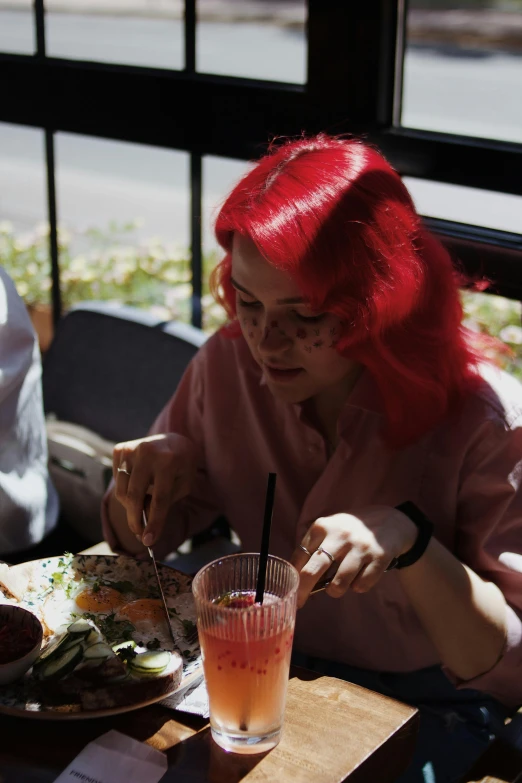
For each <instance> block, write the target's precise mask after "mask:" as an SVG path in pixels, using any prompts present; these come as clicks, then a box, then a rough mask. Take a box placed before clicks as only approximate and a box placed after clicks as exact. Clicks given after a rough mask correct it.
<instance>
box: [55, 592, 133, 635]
mask: <svg viewBox="0 0 522 783" xmlns="http://www.w3.org/2000/svg"><path fill="white" fill-rule="evenodd" d="M125 601H126V598H125V596H124V595H122V593H120V592H119V591H118V590H115V589H114V588H113V587H107V586H105V585H101V586H97V585H96V586H95V585H91V586H90V587H84V588H83V589H80V590H79V591H78V592H77V594H76V595H74V596H70V597H67V595H66V593H65V591H64V590H54V591H53V592H52V593H51V595H50V596H49V597H48V598H47V599H46V601H45V602H44V604H43V606H42V610H41V613H42V620H43V622H44V624H45V627H46V628H47V629H48V630H49V632H50V633H57V632H61V631H63V630H65V629H66V628H67V626H68V625H70V624H71V623H72V622H73V621H74V620H75V619H77V618H78V617H79V616H81V615H82V614H85V613H86V612H87V613H89V614H104V615H105V614H109V613H111V612H114V611H115V610H116V609H118V607H119V606H121V605H122V604H124V603H125Z"/></svg>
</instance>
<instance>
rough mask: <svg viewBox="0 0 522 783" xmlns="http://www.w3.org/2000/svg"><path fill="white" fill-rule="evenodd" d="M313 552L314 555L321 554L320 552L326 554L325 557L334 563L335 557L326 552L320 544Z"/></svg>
mask: <svg viewBox="0 0 522 783" xmlns="http://www.w3.org/2000/svg"><path fill="white" fill-rule="evenodd" d="M315 554H316V555H321V554H323V555H326V557H328V558H329V560H330V562H331V563H335V557H334V556H333V555H332V554H330V552H328V551H327V550H326V549H323V547H322V546H320V547H319V549H316V550H315Z"/></svg>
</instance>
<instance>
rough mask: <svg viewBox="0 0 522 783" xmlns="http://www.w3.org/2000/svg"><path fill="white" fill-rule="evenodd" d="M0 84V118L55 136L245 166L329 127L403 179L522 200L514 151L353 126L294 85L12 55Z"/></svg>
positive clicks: (521, 163) (518, 155)
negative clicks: (279, 139)
mask: <svg viewBox="0 0 522 783" xmlns="http://www.w3.org/2000/svg"><path fill="white" fill-rule="evenodd" d="M0 83H1V84H2V90H3V93H2V102H1V104H0V121H1V120H4V121H6V122H13V123H20V124H26V125H34V126H36V127H46V125H47V124H48V119H49V117H51V118H52V123H53V127H54V128H55V129H56V130H60V131H66V132H71V133H81V134H85V135H92V136H100V137H103V138H110V139H117V140H121V141H131V142H136V143H141V144H152V145H155V146H160V147H166V148H169V149H181V150H187V151H189V152H197V153H199V154H209V155H222V156H226V157H235V158H242V159H245V160H249V159H251V158H252V157H256V156H258V155H260V154H261V153H262V152H263V151H264V149H266V145H267V143H268V141H269V140H270V138H272V137H273V136H274V135H284V136H294V135H300V134H301V132H302V131H306V132H307V133H314V132H318V131H321V130H328V129H329V128H328V127H327V125H328V122H329V123H330V130H335V132H339V133H343V132H351V133H354V134H362V135H364V136H366V137H367V138H368V139H369V140H370V141H373V142H375V143H376V144H377V145H378V146H379V147H380V148H381V149H382V150H383V151H384V153H385V154H386V155H387V157H388V158H389V160H390V161H391V162H392V163H393V164H394V165H395V166H396V168H397V169H398V170H399V171H400V172H401V173H402V174H408V175H411V176H416V177H421V178H425V179H433V180H436V181H438V182H451V183H454V184H458V185H469V186H472V187H477V188H483V189H486V190H493V191H499V192H503V193H513V194H518V195H522V145H520V144H519V145H517V144H509V143H506V142H495V141H486V140H483V139H473V138H466V137H461V136H451V135H450V134H442V133H429V132H427V131H415V130H411V129H407V128H392V129H389V128H382V129H381V128H377V127H376V126H374V127H372V126H370V125H365V124H361V125H358V124H356V123H355V122H349V121H348V120H347V119H346V115H345V112H344V109H342V108H341V109H340V108H339V105H338V106H337V108H335V107H334V106H332V107H330V109H329V110H328V111H326V110H325V111H324V112H323V111H322V109H321V105H320V104H317V103H315V102H314V101H313V100H311V98H310V96H309V95H307V94H306V91H305V90H303V89H302V88H298V87H296V86H291V85H281V84H277V85H276V84H269V83H264V82H254V81H248V80H241V79H232V78H227V77H217V76H215V77H209V76H207V75H203V74H194V75H189V74H185V73H183V72H173V71H160V70H156V71H153V70H149V69H137V68H125V67H123V66H119V67H109V66H102V65H100V64H97V65H92V64H91V65H89V66H86V65H85V64H82V63H71V62H66V61H62V60H58V59H53V58H46V59H45V61H44V62H43V63H41V64H38V63H37V62H35V60H34V58H31V57H22V56H18V57H17V56H14V55H12V56H9V57H8V56H7V55H4V57H3V58H0ZM362 92H364V90H362ZM63 96H67V100H64V99H63ZM137 104H138V105H140V107H141V109H142V110H141V111H140V112H136V110H135V106H136V105H137ZM93 105H95V106H96V111H93ZM188 107H190V110H189V108H188ZM151 116H154V117H155V118H156V121H155V122H150V117H151Z"/></svg>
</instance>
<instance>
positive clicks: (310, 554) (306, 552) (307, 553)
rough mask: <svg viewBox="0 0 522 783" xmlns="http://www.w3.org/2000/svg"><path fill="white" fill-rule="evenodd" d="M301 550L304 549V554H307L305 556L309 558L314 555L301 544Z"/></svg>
mask: <svg viewBox="0 0 522 783" xmlns="http://www.w3.org/2000/svg"><path fill="white" fill-rule="evenodd" d="M299 549H302V550H303V552H304V553H305V555H308V557H312V555H313V552H310V550H309V549H307V548H306V547H305V546H303V545H302V544H299Z"/></svg>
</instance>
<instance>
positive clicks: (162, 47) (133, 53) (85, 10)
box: [46, 0, 185, 69]
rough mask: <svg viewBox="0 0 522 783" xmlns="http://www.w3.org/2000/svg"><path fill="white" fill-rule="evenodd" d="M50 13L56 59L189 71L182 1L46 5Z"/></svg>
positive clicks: (62, 0)
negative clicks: (186, 68) (185, 63)
mask: <svg viewBox="0 0 522 783" xmlns="http://www.w3.org/2000/svg"><path fill="white" fill-rule="evenodd" d="M46 10H47V13H46V45H47V54H48V55H49V56H51V57H65V58H70V59H73V60H90V61H95V62H109V63H122V64H124V65H142V66H149V67H155V68H174V69H180V68H183V67H184V61H185V51H184V27H183V2H182V0H168V2H165V0H130V2H126V3H121V2H120V0H92V2H88V3H78V2H76V0H47V2H46Z"/></svg>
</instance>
